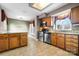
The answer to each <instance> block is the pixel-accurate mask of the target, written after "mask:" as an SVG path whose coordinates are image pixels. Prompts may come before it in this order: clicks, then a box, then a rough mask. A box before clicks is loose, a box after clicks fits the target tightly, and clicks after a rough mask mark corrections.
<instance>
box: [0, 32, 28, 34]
mask: <svg viewBox="0 0 79 59" xmlns="http://www.w3.org/2000/svg"><path fill="white" fill-rule="evenodd" d="M12 33H13V34H14V33H27V32H2V33H0V34H12Z"/></svg>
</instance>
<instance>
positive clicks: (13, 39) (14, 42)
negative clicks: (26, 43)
mask: <svg viewBox="0 0 79 59" xmlns="http://www.w3.org/2000/svg"><path fill="white" fill-rule="evenodd" d="M9 43H10V49H12V48H17V47H19V35H18V34H9Z"/></svg>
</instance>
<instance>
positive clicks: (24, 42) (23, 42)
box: [20, 33, 28, 46]
mask: <svg viewBox="0 0 79 59" xmlns="http://www.w3.org/2000/svg"><path fill="white" fill-rule="evenodd" d="M27 38H28V37H27V33H21V39H20V45H21V46H25V45H27Z"/></svg>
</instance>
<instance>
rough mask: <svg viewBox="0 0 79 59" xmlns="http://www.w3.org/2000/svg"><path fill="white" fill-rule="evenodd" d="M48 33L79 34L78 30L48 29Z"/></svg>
mask: <svg viewBox="0 0 79 59" xmlns="http://www.w3.org/2000/svg"><path fill="white" fill-rule="evenodd" d="M49 32H50V33H63V34H76V35H79V32H78V31H65V32H64V31H49Z"/></svg>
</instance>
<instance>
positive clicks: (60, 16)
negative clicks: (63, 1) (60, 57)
mask: <svg viewBox="0 0 79 59" xmlns="http://www.w3.org/2000/svg"><path fill="white" fill-rule="evenodd" d="M78 10H79V6H76V7H74V8H71V9H68V10H65V11H62V12H59V13H57V14H55V15H52V16H51V17H50V16H48V17H45V18H41V19H39V18H38V20H39V21H40V22H38V23H40V25H38V27H39V28H38V39H39V40H40V41H43V42H45V43H48V44H50V45H54V46H56V47H58V48H61V49H63V50H65V51H69V52H71V53H73V54H76V55H79V40H78V39H79V29H78V28H79V23H78V22H79V21H78V19H79V16H78V15H79V11H78ZM39 17H40V16H39ZM51 19H52V20H51ZM41 20H42V21H41ZM41 23H42V25H41ZM51 23H52V25H51ZM43 30H44V31H43Z"/></svg>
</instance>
